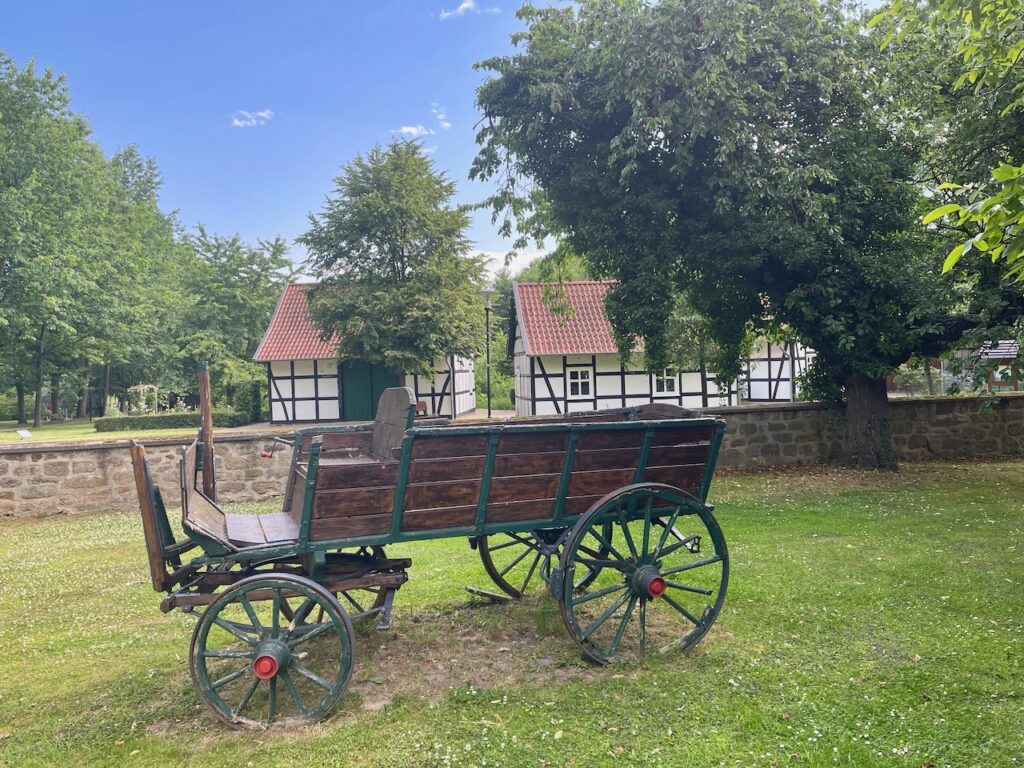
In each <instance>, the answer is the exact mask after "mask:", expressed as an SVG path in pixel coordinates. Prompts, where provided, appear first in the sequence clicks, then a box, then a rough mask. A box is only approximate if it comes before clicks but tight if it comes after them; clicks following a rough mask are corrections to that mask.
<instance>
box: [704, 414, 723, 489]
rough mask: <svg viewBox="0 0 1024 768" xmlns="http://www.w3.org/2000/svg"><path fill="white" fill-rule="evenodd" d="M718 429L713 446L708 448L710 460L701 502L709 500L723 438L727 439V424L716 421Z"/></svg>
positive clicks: (707, 464)
mask: <svg viewBox="0 0 1024 768" xmlns="http://www.w3.org/2000/svg"><path fill="white" fill-rule="evenodd" d="M716 422H717V428H716V429H715V434H714V436H712V438H711V446H710V447H709V448H708V460H707V463H706V464H705V465H704V479H703V480H701V483H700V500H701V501H707V500H708V492H709V491H710V490H711V479H712V478H713V477H714V476H715V465H716V464H718V451H719V449H720V448H721V447H722V438H723V437H725V422H724V421H722V420H721V419H716Z"/></svg>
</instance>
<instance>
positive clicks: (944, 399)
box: [699, 392, 1024, 414]
mask: <svg viewBox="0 0 1024 768" xmlns="http://www.w3.org/2000/svg"><path fill="white" fill-rule="evenodd" d="M994 398H995V400H996V403H997V404H998V401H999V400H1002V399H1004V398H1005V399H1007V400H1015V399H1021V398H1024V392H1004V393H1000V394H999V395H995V396H994ZM981 399H982V398H981V396H980V395H974V394H970V395H934V396H932V397H890V398H889V405H895V406H896V407H899V406H901V405H919V404H927V403H977V402H979V401H980V400H981ZM699 410H700V412H701V413H711V414H728V413H774V412H777V411H819V410H820V411H825V410H832V408H831V407H830V406H828V405H825V404H824V403H820V402H813V403H757V404H753V405H727V406H719V407H716V408H701V409H699Z"/></svg>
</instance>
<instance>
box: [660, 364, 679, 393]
mask: <svg viewBox="0 0 1024 768" xmlns="http://www.w3.org/2000/svg"><path fill="white" fill-rule="evenodd" d="M678 385H679V374H678V373H676V372H675V371H673V370H672V369H671V368H663V369H662V371H661V372H660V373H655V374H654V394H656V395H676V394H678V392H677V391H676V390H677V389H678Z"/></svg>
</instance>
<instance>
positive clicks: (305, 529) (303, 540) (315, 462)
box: [299, 437, 324, 549]
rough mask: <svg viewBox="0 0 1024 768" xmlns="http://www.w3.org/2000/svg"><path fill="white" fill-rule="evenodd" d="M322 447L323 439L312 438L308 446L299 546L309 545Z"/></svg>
mask: <svg viewBox="0 0 1024 768" xmlns="http://www.w3.org/2000/svg"><path fill="white" fill-rule="evenodd" d="M323 449H324V443H323V439H322V438H321V439H317V438H315V437H314V438H313V444H312V445H310V446H309V464H308V465H307V470H306V493H305V495H304V496H303V497H302V522H301V523H300V524H299V547H301V548H303V549H306V548H307V547H308V546H309V527H310V525H311V524H312V522H313V502H315V501H316V476H317V472H318V471H319V469H320V453H321V452H322V451H323Z"/></svg>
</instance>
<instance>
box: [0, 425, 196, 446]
mask: <svg viewBox="0 0 1024 768" xmlns="http://www.w3.org/2000/svg"><path fill="white" fill-rule="evenodd" d="M19 429H27V430H28V431H29V432H31V433H32V437H30V438H29V439H27V440H23V439H22V438H21V436H20V435H18V433H17V430H19ZM195 433H196V430H195V427H185V428H184V429H147V430H141V431H139V432H97V431H96V427H95V426H93V423H92V422H91V421H89V420H87V419H83V420H73V421H52V422H48V423H46V424H44V425H43V426H42V427H40V428H39V429H35V428H34V427H31V426H28V427H26V426H25V425H21V426H18V424H17V423H15V422H13V421H0V445H2V444H4V443H70V442H85V441H89V440H126V439H128V438H129V437H139V438H142V439H145V438H147V437H187V436H189V435H195Z"/></svg>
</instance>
